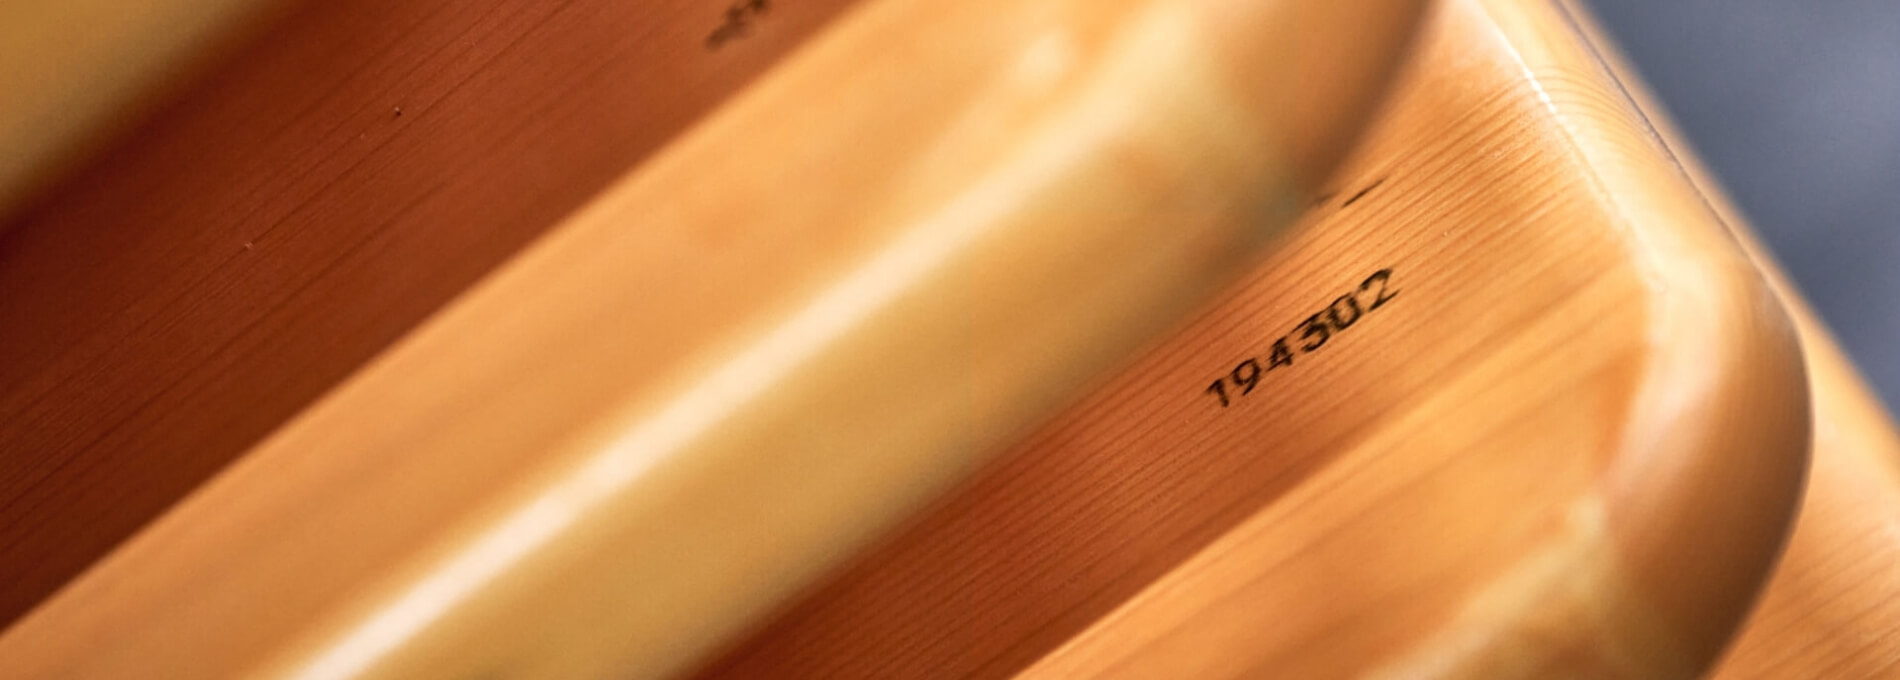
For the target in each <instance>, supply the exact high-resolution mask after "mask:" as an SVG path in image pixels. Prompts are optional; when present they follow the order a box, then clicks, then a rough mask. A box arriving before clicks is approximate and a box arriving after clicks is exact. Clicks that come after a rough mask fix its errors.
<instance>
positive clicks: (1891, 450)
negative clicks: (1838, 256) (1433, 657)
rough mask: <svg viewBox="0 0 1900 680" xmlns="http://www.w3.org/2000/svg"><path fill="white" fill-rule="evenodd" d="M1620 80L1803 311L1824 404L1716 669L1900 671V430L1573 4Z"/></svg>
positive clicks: (1816, 399) (1829, 673) (1795, 308)
mask: <svg viewBox="0 0 1900 680" xmlns="http://www.w3.org/2000/svg"><path fill="white" fill-rule="evenodd" d="M1573 16H1575V17H1577V18H1578V19H1579V21H1578V22H1577V27H1578V28H1579V30H1580V32H1581V33H1583V34H1584V35H1585V36H1586V37H1587V39H1588V40H1589V41H1591V43H1592V44H1593V45H1594V46H1595V48H1596V53H1597V55H1598V56H1599V57H1600V58H1602V59H1603V60H1604V62H1605V65H1606V67H1607V68H1608V69H1609V70H1610V71H1611V72H1612V73H1613V74H1614V75H1615V77H1616V80H1617V84H1618V86H1619V87H1620V88H1621V89H1622V91H1623V93H1624V95H1625V96H1626V97H1628V98H1629V100H1630V102H1631V103H1633V104H1634V105H1635V106H1636V108H1637V109H1639V110H1641V111H1643V112H1644V113H1645V117H1646V119H1647V121H1648V122H1649V124H1650V125H1651V127H1652V129H1653V130H1654V132H1655V133H1656V134H1657V135H1658V136H1659V137H1660V138H1661V141H1662V142H1663V143H1664V144H1665V145H1666V147H1667V149H1668V150H1669V152H1670V157H1671V160H1672V161H1673V162H1674V163H1675V164H1676V165H1677V166H1678V168H1679V172H1681V173H1682V174H1684V175H1685V176H1687V177H1688V179H1689V180H1690V181H1691V182H1692V183H1693V184H1694V186H1695V189H1696V191H1697V193H1698V194H1700V196H1701V197H1702V199H1703V200H1704V201H1706V202H1707V203H1708V206H1709V209H1710V210H1711V211H1713V212H1714V213H1715V214H1716V215H1718V216H1719V217H1720V219H1721V221H1722V222H1723V223H1724V224H1725V225H1726V226H1728V228H1729V230H1730V232H1731V233H1732V234H1733V235H1734V236H1735V237H1736V238H1737V240H1739V241H1740V242H1741V244H1742V246H1743V248H1744V249H1745V250H1747V251H1748V253H1749V255H1750V257H1751V258H1752V259H1753V260H1754V262H1755V265H1756V267H1757V268H1759V269H1761V270H1762V271H1763V273H1764V274H1765V275H1766V277H1767V279H1768V281H1769V283H1770V285H1772V286H1773V287H1774V289H1775V292H1776V294H1777V295H1778V296H1780V298H1781V300H1782V303H1783V304H1784V305H1785V306H1786V307H1788V309H1789V310H1790V311H1791V312H1792V314H1793V317H1794V320H1795V325H1796V328H1797V329H1798V330H1799V332H1800V334H1801V347H1802V354H1803V356H1804V358H1805V360H1806V363H1807V369H1808V378H1809V392H1810V394H1811V395H1812V398H1813V403H1812V404H1811V409H1812V412H1813V419H1814V440H1813V444H1812V446H1813V452H1812V455H1811V463H1810V466H1809V469H1808V480H1807V486H1808V488H1807V491H1806V493H1805V494H1804V496H1803V500H1802V506H1801V509H1800V511H1799V513H1798V518H1797V520H1796V523H1795V530H1794V535H1793V536H1792V537H1791V539H1790V541H1789V544H1788V546H1787V549H1786V551H1785V553H1784V554H1783V556H1782V558H1781V560H1780V563H1779V564H1778V565H1777V568H1776V572H1775V574H1774V576H1773V577H1772V578H1771V580H1770V581H1769V583H1768V588H1767V592H1766V593H1765V594H1764V596H1763V599H1762V601H1761V602H1760V603H1759V604H1758V606H1757V607H1756V609H1755V611H1754V612H1753V613H1752V614H1751V615H1750V618H1749V620H1748V622H1747V623H1746V624H1745V626H1744V628H1743V630H1742V631H1741V634H1740V635H1739V637H1738V638H1737V639H1736V640H1735V641H1734V642H1733V643H1732V644H1731V645H1730V648H1729V650H1728V652H1727V653H1726V655H1725V658H1724V659H1723V660H1722V662H1721V664H1720V666H1718V668H1717V669H1716V670H1715V672H1714V673H1712V675H1713V676H1714V677H1716V678H1785V677H1828V678H1856V679H1865V680H1873V679H1875V678H1888V677H1893V676H1894V675H1896V674H1900V530H1897V529H1900V433H1897V432H1896V430H1895V427H1894V422H1893V417H1892V415H1891V411H1889V410H1888V408H1887V407H1886V406H1885V405H1883V404H1881V403H1880V400H1879V398H1878V397H1876V396H1875V394H1874V392H1873V391H1872V390H1871V389H1869V388H1868V386H1867V384H1866V382H1865V381H1864V380H1863V379H1862V378H1861V377H1860V375H1859V372H1858V371H1856V370H1855V368H1854V365H1853V363H1852V362H1851V361H1850V360H1849V359H1848V358H1847V356H1846V354H1845V353H1843V352H1842V351H1841V348H1840V345H1839V343H1838V342H1837V341H1836V340H1835V339H1834V337H1833V334H1832V333H1831V332H1829V330H1828V329H1827V327H1826V325H1825V324H1824V323H1822V322H1821V319H1820V317H1818V316H1817V315H1815V314H1814V312H1813V310H1812V309H1811V308H1810V307H1809V305H1808V304H1807V302H1806V301H1805V300H1803V299H1802V295H1801V292H1800V290H1798V289H1797V288H1796V287H1795V286H1794V284H1793V282H1792V281H1791V280H1790V279H1789V278H1788V277H1787V276H1786V274H1785V273H1784V272H1783V271H1782V270H1781V267H1780V265H1779V264H1777V263H1776V261H1775V258H1774V255H1773V254H1772V253H1770V252H1769V251H1768V250H1767V249H1766V248H1765V247H1763V244H1762V243H1761V241H1760V240H1759V239H1758V238H1756V237H1755V235H1754V234H1752V233H1751V232H1750V230H1749V226H1748V219H1747V217H1746V216H1744V215H1742V214H1741V213H1740V212H1739V211H1738V210H1736V208H1735V204H1734V202H1733V201H1731V200H1729V198H1728V197H1727V196H1726V195H1725V192H1724V191H1723V190H1722V187H1721V185H1720V183H1719V182H1716V181H1715V180H1714V179H1713V178H1712V177H1711V176H1710V174H1709V172H1708V170H1707V169H1706V168H1705V167H1703V165H1702V163H1701V161H1700V160H1699V159H1698V157H1697V155H1696V154H1695V153H1694V150H1693V149H1692V148H1690V146H1689V145H1688V143H1687V142H1686V141H1684V138H1683V135H1682V134H1681V133H1680V132H1679V131H1677V130H1676V129H1675V128H1674V125H1673V124H1672V123H1671V122H1670V119H1669V117H1668V116H1667V115H1665V114H1666V112H1664V111H1663V110H1662V107H1661V106H1659V105H1658V104H1657V103H1656V100H1655V97H1654V95H1652V94H1651V93H1650V92H1649V91H1648V88H1646V87H1645V86H1644V84H1643V81H1642V79H1641V78H1640V77H1638V75H1637V74H1636V73H1635V72H1634V71H1633V70H1632V69H1631V68H1630V67H1629V64H1628V63H1627V62H1626V61H1625V60H1624V59H1622V58H1621V56H1620V55H1619V54H1618V53H1617V51H1616V50H1615V49H1614V48H1613V47H1611V46H1610V42H1611V41H1610V40H1608V39H1607V38H1606V37H1604V35H1603V31H1602V29H1601V27H1599V26H1597V25H1595V24H1594V23H1593V22H1591V21H1589V20H1588V16H1587V15H1584V14H1581V13H1573Z"/></svg>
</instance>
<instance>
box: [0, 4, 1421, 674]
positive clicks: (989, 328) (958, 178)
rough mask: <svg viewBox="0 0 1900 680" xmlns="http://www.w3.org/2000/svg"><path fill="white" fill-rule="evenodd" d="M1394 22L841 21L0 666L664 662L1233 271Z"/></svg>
mask: <svg viewBox="0 0 1900 680" xmlns="http://www.w3.org/2000/svg"><path fill="white" fill-rule="evenodd" d="M1416 8H1417V4H1416V3H1410V2H1403V1H1388V0H1369V1H1368V2H1362V3H1357V4H1354V5H1351V6H1347V5H1342V4H1338V3H1329V4H1324V5H1321V4H1311V3H1265V4H1261V3H1226V2H1205V3H1192V4H1180V3H1138V2H1127V3H1110V4H1103V3H1070V2H1049V3H1032V4H1027V5H1016V4H1010V5H1008V6H1002V5H998V6H988V5H974V4H930V3H880V4H877V5H874V6H870V7H867V8H865V9H863V10H862V11H860V12H857V13H855V14H853V15H851V17H850V18H848V19H846V20H843V21H842V22H841V23H840V24H838V25H837V26H835V27H834V28H831V29H828V31H827V32H826V33H825V34H824V36H823V37H821V38H819V39H817V40H815V41H814V42H812V43H810V44H809V45H808V46H806V47H804V48H803V49H801V50H800V51H799V53H798V54H797V56H795V57H792V58H790V59H789V60H788V61H786V62H785V63H783V64H781V65H779V66H778V67H777V68H776V69H775V70H774V71H773V73H772V74H771V75H770V76H769V77H768V78H766V79H765V80H763V81H762V82H761V83H760V84H759V85H757V86H755V87H753V88H751V89H749V90H748V91H747V92H746V94H745V95H743V96H742V97H740V98H739V99H737V100H735V101H734V102H732V103H731V104H728V105H727V106H725V107H722V108H721V109H720V111H719V112H718V113H717V114H715V115H713V116H711V117H710V118H708V119H707V120H705V121H703V122H702V123H701V124H699V125H697V126H696V127H695V128H694V130H693V131H692V132H691V133H689V134H687V135H685V136H684V137H682V138H681V139H679V140H677V141H676V142H675V143H673V144H672V145H671V146H670V147H669V148H668V150H667V151H665V152H663V153H662V154H661V155H659V156H658V157H656V159H655V160H654V161H653V162H652V163H650V164H649V165H648V166H646V167H644V168H642V169H640V170H638V171H636V172H634V173H631V174H630V175H628V176H626V177H624V178H623V179H621V180H619V181H617V182H616V183H614V184H613V185H612V186H611V187H610V188H608V189H607V190H605V191H604V192H603V193H602V194H600V195H599V196H598V197H596V198H595V199H593V200H591V201H590V202H589V203H588V204H587V205H586V206H585V207H583V208H582V209H580V210H579V211H578V212H576V213H575V214H574V215H573V216H571V217H570V218H568V219H567V220H565V221H564V222H563V224H562V225H561V226H559V227H557V228H556V229H555V230H554V231H553V232H552V234H551V235H550V236H549V237H548V238H546V239H544V240H543V241H541V242H539V243H537V244H536V245H535V246H534V247H532V248H530V249H528V250H527V251H526V252H524V253H523V254H522V255H521V256H519V257H518V258H517V259H515V260H514V261H513V262H512V263H511V264H510V265H509V266H508V267H507V268H505V269H504V270H503V271H501V272H499V273H498V274H496V275H495V276H494V277H491V278H490V279H488V280H486V281H485V282H484V283H482V284H480V285H478V286H476V287H474V288H473V289H471V290H470V291H468V292H467V293H465V294H464V296H463V298H462V300H461V301H459V302H458V303H457V304H455V305H454V306H452V307H450V308H449V309H448V310H446V311H445V312H444V313H442V314H441V315H439V316H437V317H436V318H435V319H434V320H433V321H431V322H430V323H429V324H428V325H426V326H425V327H423V328H422V329H420V330H418V331H417V332H415V333H413V334H411V335H410V336H409V337H407V338H406V339H405V340H404V341H403V342H402V343H401V344H400V345H398V346H397V347H396V348H395V349H393V350H392V351H390V352H389V353H386V354H384V355H383V356H381V357H379V358H378V359H376V360H374V361H373V362H371V363H370V364H369V365H368V367H366V368H365V369H364V370H362V371H361V372H359V373H358V374H357V375H356V376H355V377H353V378H352V379H351V380H350V381H349V382H348V383H346V384H345V385H344V386H343V387H341V388H340V389H338V390H337V391H335V392H334V393H332V394H331V395H330V396H329V397H327V398H326V399H325V400H324V401H322V402H321V403H319V404H318V405H317V406H316V407H314V408H312V409H310V410H308V411H306V412H304V413H303V414H302V415H300V416H299V417H298V418H296V419H295V420H294V421H292V423H291V424H290V425H289V426H287V427H286V428H284V429H283V430H280V431H279V432H277V433H276V434H275V435H273V436H272V437H271V438H270V439H268V440H266V441H265V442H264V443H263V444H261V445H260V446H259V447H258V448H256V449H255V450H253V451H252V452H251V453H249V454H248V455H247V456H246V457H245V458H244V459H243V460H242V461H241V462H240V463H239V464H237V465H236V466H235V467H234V468H233V469H232V470H230V471H228V472H227V473H226V474H224V475H222V476H220V478H219V479H217V480H215V481H214V482H212V483H211V484H209V485H207V487H205V488H203V489H201V490H200V491H198V492H197V493H196V494H195V495H194V496H193V497H192V498H191V499H190V500H188V501H187V502H186V503H185V504H184V505H182V506H181V507H179V508H178V509H176V510H174V511H173V512H171V513H168V514H167V515H166V516H165V517H164V518H163V519H162V520H161V521H160V522H159V523H158V524H157V525H155V526H154V527H152V528H151V529H149V530H147V531H145V532H143V533H141V534H140V535H139V536H138V537H136V538H135V539H133V540H132V541H131V542H130V544H128V545H127V546H125V547H123V548H121V549H120V550H118V551H117V552H115V553H114V554H113V555H112V556H111V557H109V558H108V559H107V560H106V561H105V562H103V563H101V564H100V565H98V566H96V567H95V568H94V569H92V570H91V571H90V572H88V574H87V575H86V576H84V577H83V578H82V579H81V580H80V581H78V582H77V583H75V584H74V585H73V586H71V587H69V588H67V589H66V590H64V591H62V592H61V593H60V595H59V596H58V597H56V598H55V599H54V600H52V601H50V602H49V603H48V604H46V605H45V606H43V607H41V608H40V609H39V610H36V611H35V612H34V613H33V614H31V615H30V616H28V617H27V618H25V619H23V620H22V621H20V622H19V623H18V624H16V625H15V626H14V627H13V628H12V629H10V630H9V631H8V632H7V634H6V635H5V636H4V637H0V664H4V666H3V667H0V673H4V674H22V675H39V674H58V675H67V676H117V675H122V674H126V673H131V672H135V671H137V670H147V671H149V670H153V669H156V670H157V671H158V672H162V673H166V674H183V675H193V676H196V675H225V674H229V673H233V672H260V673H264V674H268V675H280V674H281V675H293V676H298V677H340V676H359V675H378V676H389V677H412V676H413V675H415V674H417V673H422V672H427V673H429V674H441V675H450V676H457V675H465V674H484V673H508V674H525V675H530V676H562V677H572V676H577V675H578V676H608V675H625V674H630V675H633V676H639V677H645V676H652V675H659V674H664V673H666V672H667V671H669V670H671V669H676V668H678V667H680V666H681V665H683V664H686V663H690V662H691V661H693V660H694V659H695V658H696V656H697V655H698V654H699V653H701V652H702V651H703V650H705V649H707V648H709V647H710V646H711V645H715V644H718V643H719V642H721V641H722V640H723V639H724V638H725V637H726V636H727V635H729V633H730V631H732V630H734V629H736V628H737V627H738V626H742V625H745V624H746V623H747V622H749V621H750V620H751V619H753V618H755V617H756V616H757V614H758V612H760V611H764V610H766V609H767V608H769V607H772V606H774V605H775V604H776V603H777V602H778V601H779V600H781V599H782V598H783V597H784V596H785V595H786V594H788V593H790V592H792V591H793V590H794V589H796V588H797V587H799V586H800V585H801V584H802V583H803V582H804V581H806V580H808V579H809V578H810V576H811V575H813V574H817V573H821V572H822V571H823V570H824V569H825V568H826V567H827V565H828V564H830V563H831V562H834V561H835V560H837V559H838V558H839V557H841V556H844V555H849V554H851V553H852V552H853V551H854V549H855V546H856V545H857V544H858V543H859V542H861V541H862V540H863V539H864V538H865V537H867V536H869V535H871V534H872V533H873V532H875V531H876V530H878V529H879V528H881V527H883V526H885V525H887V524H888V523H889V522H890V521H892V520H894V519H896V518H899V517H902V516H904V515H905V514H906V512H907V511H908V510H909V509H910V508H912V507H914V506H915V505H916V504H917V503H918V502H920V501H922V500H925V499H927V498H928V497H929V496H930V495H931V494H932V493H933V491H935V490H936V489H939V488H941V487H942V485H944V484H946V483H948V482H950V481H954V480H955V479H956V478H957V477H958V476H959V474H960V473H961V471H963V470H964V469H967V468H968V467H969V466H970V465H972V464H974V462H975V461H977V460H980V458H981V457H982V456H983V455H985V454H986V453H987V452H989V450H990V449H991V448H992V444H994V443H995V442H997V441H998V440H999V439H1000V438H1001V437H1004V436H1007V435H1009V434H1011V433H1013V432H1015V431H1017V430H1018V429H1019V428H1020V427H1021V426H1022V425H1025V424H1027V423H1028V422H1029V419H1030V418H1033V417H1034V416H1035V414H1037V413H1038V412H1040V411H1042V410H1043V409H1045V408H1046V407H1047V406H1049V405H1051V404H1053V403H1055V402H1056V401H1057V400H1059V399H1061V398H1062V396H1063V395H1064V394H1065V393H1066V391H1067V390H1066V388H1067V387H1070V386H1073V385H1075V384H1077V383H1078V382H1079V381H1081V380H1083V379H1085V378H1086V376H1088V375H1090V374H1092V373H1093V371H1094V370H1099V368H1100V366H1101V364H1102V363H1103V362H1104V361H1106V360H1109V359H1112V358H1113V357H1115V356H1118V355H1119V354H1120V353H1121V352H1125V351H1127V349H1128V348H1129V347H1130V345H1131V344H1132V343H1136V342H1139V341H1140V338H1141V337H1143V335H1144V333H1143V330H1144V329H1146V330H1148V331H1152V330H1153V329H1154V328H1155V327H1157V326H1159V325H1161V324H1163V323H1165V319H1167V318H1169V317H1170V316H1171V315H1172V313H1173V312H1172V311H1171V310H1174V311H1178V308H1180V307H1181V305H1182V304H1183V303H1184V301H1185V300H1190V299H1193V298H1194V297H1196V295H1197V292H1198V291H1204V290H1206V289H1208V288H1210V287H1211V286H1213V285H1216V284H1217V283H1219V282H1221V281H1223V280H1224V279H1225V272H1226V271H1228V270H1231V269H1233V268H1234V267H1235V266H1237V265H1240V264H1244V263H1246V262H1249V261H1250V260H1251V259H1252V256H1253V254H1254V252H1255V250H1256V249H1257V248H1258V247H1259V246H1260V245H1261V244H1263V243H1265V242H1267V241H1268V240H1269V239H1270V237H1271V236H1272V235H1273V234H1275V233H1276V232H1277V231H1278V229H1279V228H1280V227H1281V226H1283V225H1284V224H1285V223H1286V222H1288V221H1290V219H1291V218H1292V217H1293V216H1294V215H1296V214H1297V208H1298V205H1299V203H1300V200H1301V199H1300V198H1299V192H1300V191H1301V187H1302V186H1307V187H1310V186H1311V183H1312V182H1314V181H1316V178H1317V176H1319V175H1321V174H1322V173H1323V172H1324V171H1325V169H1326V168H1327V167H1328V166H1329V165H1330V163H1331V160H1332V159H1333V158H1335V157H1337V156H1338V154H1339V152H1340V150H1341V149H1342V148H1343V146H1344V145H1345V143H1346V142H1347V141H1349V140H1350V138H1351V136H1352V133H1353V132H1354V131H1355V130H1356V127H1357V125H1356V124H1357V123H1358V122H1359V121H1361V120H1363V118H1364V115H1363V112H1364V111H1365V110H1367V109H1368V108H1369V103H1370V102H1371V101H1372V100H1373V99H1374V97H1376V96H1377V94H1378V93H1379V92H1380V91H1381V85H1382V84H1383V82H1384V77H1383V76H1384V74H1385V73H1386V72H1388V71H1389V70H1390V66H1391V64H1392V63H1394V62H1395V60H1396V57H1397V55H1398V52H1399V48H1400V47H1401V46H1402V45H1403V44H1404V42H1405V40H1406V38H1407V37H1408V36H1409V34H1410V28H1411V26H1412V25H1413V22H1412V21H1411V19H1413V18H1414V17H1415V12H1416ZM1364 16H1374V17H1378V20H1377V21H1375V22H1372V23H1368V22H1367V21H1365V20H1364V19H1363V17H1364ZM922 27H929V29H930V31H933V32H929V33H924V32H922V31H923V30H924V29H923V28H922ZM1263 37H1265V38H1269V39H1262V38H1263ZM872 54H875V55H879V56H880V57H881V59H880V60H876V61H869V62H867V60H866V55H872ZM923 76H928V77H923ZM1296 95H1297V96H1296ZM892 102H903V106H899V107H896V108H893V107H892ZM815 180H822V181H821V182H820V185H821V186H833V187H850V190H849V191H835V190H814V189H815V187H807V186H804V183H806V182H811V181H815ZM900 378H901V379H900ZM260 602H268V603H269V606H268V607H259V606H258V603H260ZM179 621H183V622H185V623H184V625H177V622H179Z"/></svg>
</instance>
